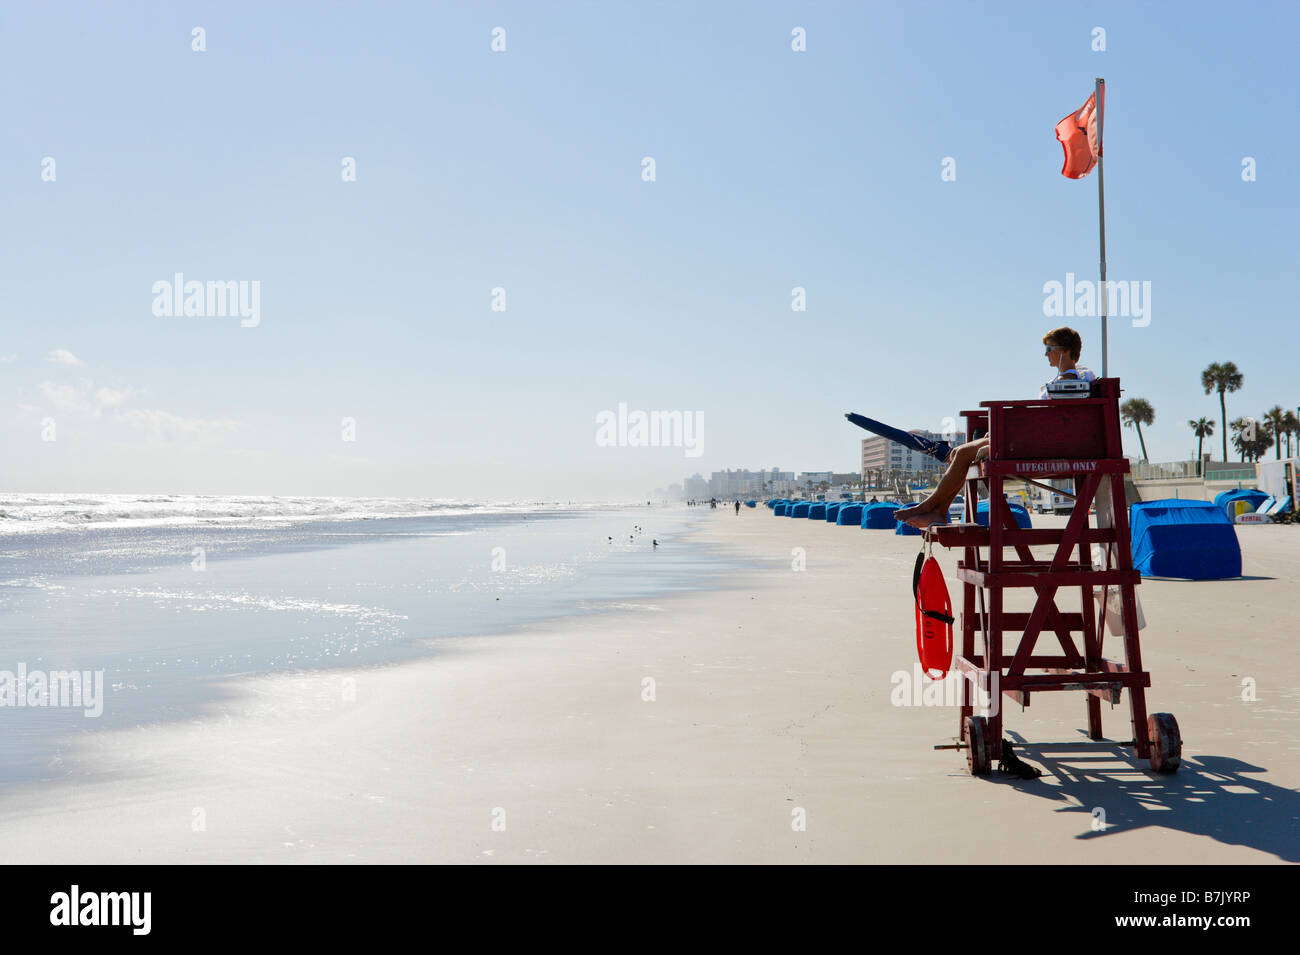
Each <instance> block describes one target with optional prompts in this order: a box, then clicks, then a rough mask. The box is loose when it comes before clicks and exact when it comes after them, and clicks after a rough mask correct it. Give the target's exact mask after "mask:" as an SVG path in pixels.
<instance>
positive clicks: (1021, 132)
mask: <svg viewBox="0 0 1300 955" xmlns="http://www.w3.org/2000/svg"><path fill="white" fill-rule="evenodd" d="M318 7H319V8H318ZM1298 10H1300V6H1297V4H1295V3H1291V2H1286V3H1282V2H1266V3H1252V4H1246V5H1204V4H1187V3H1178V4H1174V3H1169V4H1157V3H1144V4H1133V3H1128V2H1124V3H1087V4H1084V3H1080V4H1055V3H1006V4H969V3H956V2H952V3H941V4H940V3H906V4H900V3H889V4H871V5H866V4H836V3H770V4H769V3H726V4H721V3H712V4H711V3H681V4H673V3H656V4H651V5H645V4H598V3H584V4H578V3H565V2H557V3H547V4H534V3H518V4H491V3H475V4H468V3H463V4H448V3H432V4H431V3H409V4H374V3H364V4H363V3H355V4H341V3H339V4H333V5H330V6H329V7H328V8H324V7H323V5H316V4H307V3H298V4H281V5H278V6H275V7H272V6H270V5H267V4H254V3H220V4H215V3H214V4H180V3H155V4H128V5H108V4H89V3H84V4H45V3H42V4H36V3H6V4H5V5H4V7H3V8H2V9H0V82H3V85H4V89H5V90H6V91H7V96H6V102H5V109H4V114H3V120H2V124H3V125H2V127H0V128H3V133H4V136H3V148H2V149H0V202H2V203H3V215H4V220H5V227H4V229H3V230H0V263H2V264H0V277H2V278H3V284H4V295H3V296H2V297H0V321H2V322H3V325H2V326H0V328H2V331H3V339H2V340H0V440H3V441H4V444H5V448H6V453H5V454H4V455H3V458H2V459H0V490H8V491H126V492H131V491H149V492H155V491H157V492H164V491H178V492H199V493H223V492H228V493H282V494H293V493H304V494H310V493H317V494H363V495H384V494H395V495H433V496H461V497H486V498H518V497H527V498H533V497H545V498H550V499H553V498H562V499H569V498H590V497H612V498H628V497H636V496H639V495H644V494H645V493H646V492H647V491H648V490H649V489H650V488H651V487H655V486H660V485H666V484H668V483H669V482H672V481H678V480H680V479H681V478H682V477H683V476H684V475H686V474H689V473H693V472H694V471H697V470H699V471H703V472H704V473H706V474H707V473H708V472H709V471H710V470H714V469H721V468H724V467H748V468H757V467H772V466H780V467H781V468H783V469H786V470H813V469H823V468H833V469H835V470H851V469H855V468H856V466H857V462H858V439H859V438H860V437H861V433H860V432H858V431H857V430H856V429H854V428H853V427H852V426H850V425H848V424H847V423H845V422H844V421H843V419H842V418H841V414H842V413H843V412H845V411H849V410H855V411H860V412H863V413H868V414H872V415H874V416H875V417H878V418H882V419H884V420H888V421H891V422H894V423H896V424H899V425H902V426H905V427H926V428H936V427H938V426H939V424H940V422H941V421H942V419H943V418H944V417H945V416H950V415H953V414H955V413H956V412H957V411H958V410H960V409H961V408H965V407H971V406H973V405H974V404H975V403H976V402H978V401H980V400H982V399H986V398H995V397H1020V396H1032V395H1036V394H1037V390H1038V387H1039V385H1040V384H1041V382H1042V381H1044V380H1045V379H1046V377H1047V368H1046V365H1045V363H1044V360H1043V358H1042V348H1041V345H1040V344H1039V341H1040V338H1041V336H1042V334H1043V332H1044V331H1045V330H1046V329H1047V328H1048V327H1050V326H1051V325H1052V324H1055V323H1054V322H1052V321H1051V320H1050V319H1047V318H1044V316H1043V293H1042V287H1043V284H1044V283H1045V282H1048V281H1051V280H1054V279H1055V280H1063V279H1064V277H1065V274H1066V273H1067V272H1074V273H1075V274H1076V275H1077V276H1078V277H1079V278H1081V279H1082V278H1090V279H1095V277H1096V268H1097V209H1096V202H1097V192H1096V182H1095V178H1094V177H1089V178H1087V179H1084V180H1082V181H1078V182H1075V181H1070V180H1067V179H1064V178H1063V177H1062V176H1061V175H1060V172H1059V170H1060V166H1061V149H1060V147H1059V145H1058V144H1057V142H1056V140H1055V138H1054V136H1053V127H1054V125H1055V123H1056V122H1057V120H1059V119H1060V118H1061V117H1062V116H1064V115H1066V114H1067V113H1068V112H1070V111H1071V110H1073V109H1075V108H1076V107H1078V106H1080V105H1081V104H1082V103H1083V101H1084V100H1085V99H1086V98H1087V96H1088V94H1089V92H1090V91H1091V89H1092V83H1093V77H1094V76H1098V75H1101V76H1105V77H1106V79H1107V86H1108V103H1107V105H1108V110H1107V117H1106V170H1105V171H1106V198H1107V227H1108V235H1107V240H1108V253H1109V255H1108V257H1109V263H1110V277H1111V278H1112V279H1124V280H1132V281H1138V282H1141V281H1150V282H1151V283H1152V303H1151V305H1152V308H1151V322H1150V325H1149V326H1148V327H1145V328H1134V327H1132V326H1131V324H1130V323H1129V322H1128V321H1127V320H1122V319H1121V320H1112V322H1111V336H1110V337H1111V349H1110V365H1111V373H1112V374H1118V375H1119V376H1120V377H1121V378H1122V379H1123V381H1124V386H1125V389H1126V392H1127V394H1128V395H1130V396H1131V395H1140V396H1143V397H1145V398H1147V399H1148V400H1149V401H1151V403H1152V404H1153V405H1154V406H1155V409H1156V422H1155V425H1154V426H1153V427H1152V428H1150V429H1149V432H1148V436H1147V445H1148V449H1149V451H1150V453H1151V457H1152V459H1153V460H1170V459H1176V458H1183V457H1186V456H1189V455H1190V454H1191V453H1193V451H1194V448H1195V439H1194V438H1193V437H1192V436H1191V432H1190V430H1189V429H1188V427H1187V424H1186V422H1187V419H1188V418H1193V417H1199V416H1201V415H1206V416H1216V415H1217V413H1218V408H1217V402H1216V401H1215V400H1214V399H1213V398H1212V397H1207V396H1205V395H1204V394H1203V393H1202V392H1201V390H1200V388H1199V385H1198V381H1199V374H1200V371H1201V369H1202V368H1203V367H1205V365H1206V364H1208V363H1209V362H1212V361H1222V360H1232V361H1235V362H1236V363H1237V365H1238V366H1239V367H1240V368H1241V370H1242V371H1243V372H1244V373H1245V378H1246V384H1245V388H1244V389H1243V390H1242V391H1241V392H1239V393H1238V394H1236V395H1232V396H1230V397H1229V406H1228V410H1229V415H1230V416H1234V415H1239V414H1259V413H1260V412H1262V411H1263V410H1265V409H1266V408H1267V407H1269V406H1271V405H1273V404H1282V405H1283V406H1289V407H1295V406H1297V405H1300V386H1297V384H1296V381H1297V373H1296V367H1297V359H1296V354H1297V352H1296V339H1295V331H1294V329H1295V320H1296V317H1297V291H1298V289H1297V267H1296V262H1297V252H1300V240H1297V235H1296V229H1297V219H1298V217H1297V212H1300V189H1298V188H1297V185H1296V182H1297V179H1296V175H1297V166H1296V164H1297V156H1300V148H1298V147H1300V142H1298V139H1300V135H1298V134H1297V122H1296V117H1297V115H1298V114H1300V95H1298V91H1297V87H1298V85H1300V83H1298V79H1297V77H1298V76H1300V70H1297V67H1296V58H1295V52H1294V37H1295V35H1296V31H1297V27H1300V14H1298V13H1297V11H1298ZM498 26H500V27H504V28H505V30H506V42H507V50H506V52H504V53H494V52H492V51H491V49H490V43H491V31H492V29H493V28H494V27H498ZM1097 26H1101V27H1104V28H1105V30H1106V42H1107V50H1106V52H1104V53H1099V52H1093V51H1092V49H1091V43H1092V37H1091V31H1092V28H1093V27H1097ZM194 27H203V28H204V29H205V31H206V43H207V51H206V52H202V53H196V52H194V51H192V50H191V30H192V28H194ZM794 27H803V28H805V30H806V31H807V47H808V48H807V52H803V53H796V52H793V51H792V50H791V48H790V41H791V30H792V29H793V28H794ZM47 156H48V157H53V158H54V160H55V162H56V174H57V179H56V181H54V182H43V181H42V179H41V163H42V159H43V158H44V157H47ZM345 156H351V157H355V159H356V162H357V181H356V182H350V183H345V182H343V181H341V177H340V168H341V161H342V159H343V157H345ZM644 156H652V157H654V159H655V161H656V164H657V181H655V182H652V183H648V182H644V181H642V178H641V160H642V157H644ZM949 156H951V157H953V158H955V159H956V163H957V167H956V168H957V179H956V181H955V182H943V181H941V179H940V171H941V170H940V163H941V160H942V159H943V158H944V157H949ZM1246 156H1250V157H1254V158H1255V160H1256V161H1257V169H1258V173H1257V174H1258V179H1257V181H1255V182H1250V183H1246V182H1243V181H1242V178H1241V162H1242V159H1243V157H1246ZM175 272H183V273H185V275H186V277H187V278H189V279H199V280H217V279H220V280H225V279H235V280H257V281H260V282H261V323H260V325H258V326H257V327H256V328H241V327H240V326H239V323H238V320H237V319H229V318H224V319H223V318H193V317H191V318H158V317H156V316H155V315H154V314H153V313H152V310H151V305H152V302H153V294H152V291H151V288H152V285H153V283H154V282H156V281H158V280H163V279H168V280H169V279H170V278H171V277H172V275H173V273H175ZM497 286H501V287H504V288H505V289H506V294H507V310H506V311H505V312H494V311H492V310H491V308H490V295H491V290H492V289H493V288H494V287H497ZM794 286H802V287H804V288H806V289H807V296H808V310H807V311H806V312H802V313H799V312H793V311H792V310H791V307H790V290H791V288H792V287H794ZM1074 324H1075V325H1076V327H1078V328H1079V330H1080V331H1081V332H1082V333H1083V335H1084V341H1085V345H1084V356H1083V363H1084V364H1086V365H1088V366H1089V367H1092V368H1094V369H1095V370H1097V371H1100V364H1101V362H1100V354H1099V350H1098V345H1099V339H1098V334H1097V324H1098V323H1097V322H1096V320H1094V319H1081V320H1078V321H1076V322H1074ZM60 350H61V351H62V352H67V353H70V355H71V356H75V360H76V361H78V362H80V364H72V363H70V362H71V361H72V359H71V358H70V357H69V356H68V355H61V356H60V355H58V354H57V353H58V352H60ZM52 353H54V354H56V357H55V358H53V359H52V358H51V355H52ZM59 357H61V358H62V361H60V360H58V358H59ZM619 402H625V403H626V404H627V405H628V406H629V407H630V408H632V409H646V410H651V409H675V410H682V411H689V412H701V413H702V414H703V418H704V441H703V449H704V454H703V455H702V456H700V457H698V458H686V457H685V456H684V454H683V451H682V449H680V448H602V447H597V446H596V442H595V439H594V436H595V431H596V425H595V419H596V415H597V414H598V413H599V412H601V411H602V410H605V409H615V408H617V406H618V403H619ZM345 416H348V417H352V418H355V419H356V422H357V440H356V441H355V442H343V441H341V440H340V419H341V418H343V417H345ZM47 417H53V418H54V419H55V421H56V424H57V440H56V441H54V442H47V441H42V440H41V421H42V420H43V419H44V418H47ZM1129 437H1130V439H1131V445H1132V447H1131V449H1130V450H1132V451H1134V452H1135V451H1136V450H1137V442H1136V437H1134V436H1132V435H1130V436H1129ZM1216 441H1217V435H1216Z"/></svg>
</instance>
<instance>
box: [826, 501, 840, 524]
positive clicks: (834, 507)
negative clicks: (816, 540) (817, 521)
mask: <svg viewBox="0 0 1300 955" xmlns="http://www.w3.org/2000/svg"><path fill="white" fill-rule="evenodd" d="M843 506H844V502H843V501H836V502H835V503H834V504H827V505H826V523H828V524H834V523H835V518H836V517H837V516H838V515H839V513H840V508H841V507H843Z"/></svg>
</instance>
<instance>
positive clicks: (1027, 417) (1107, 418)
mask: <svg viewBox="0 0 1300 955" xmlns="http://www.w3.org/2000/svg"><path fill="white" fill-rule="evenodd" d="M1119 393H1120V392H1119V379H1118V378H1099V379H1097V380H1096V381H1095V382H1093V390H1092V397H1090V398H1043V399H1040V400H1037V401H1008V402H998V401H984V402H981V405H983V406H984V407H986V408H988V409H989V445H990V446H989V457H990V458H991V459H993V460H996V461H1035V460H1044V459H1051V458H1071V459H1075V460H1079V459H1083V460H1087V459H1092V460H1101V459H1106V458H1122V457H1124V450H1123V443H1122V441H1121V438H1120V431H1119V427H1120V422H1119Z"/></svg>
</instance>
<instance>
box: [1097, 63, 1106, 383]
mask: <svg viewBox="0 0 1300 955" xmlns="http://www.w3.org/2000/svg"><path fill="white" fill-rule="evenodd" d="M1105 89H1106V81H1105V80H1104V79H1102V78H1101V77H1100V76H1099V77H1097V81H1096V86H1095V87H1094V90H1093V97H1094V98H1093V104H1094V107H1095V109H1096V110H1097V150H1098V153H1097V222H1098V226H1099V231H1100V233H1101V288H1100V289H1099V291H1098V293H1097V295H1098V297H1099V298H1100V299H1101V377H1103V378H1107V377H1109V375H1108V371H1109V366H1108V362H1107V360H1106V359H1107V349H1106V318H1107V316H1106V305H1107V299H1108V298H1109V297H1110V296H1109V294H1108V292H1109V289H1108V288H1107V286H1106V179H1105V176H1104V175H1103V174H1102V152H1103V151H1104V146H1103V145H1102V142H1103V140H1102V127H1103V123H1104V121H1105V117H1106V109H1105V106H1104V105H1103V104H1104V103H1105V97H1104V93H1105Z"/></svg>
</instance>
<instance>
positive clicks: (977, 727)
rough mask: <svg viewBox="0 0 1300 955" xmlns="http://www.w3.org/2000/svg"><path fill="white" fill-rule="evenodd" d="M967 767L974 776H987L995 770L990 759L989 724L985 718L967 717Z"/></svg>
mask: <svg viewBox="0 0 1300 955" xmlns="http://www.w3.org/2000/svg"><path fill="white" fill-rule="evenodd" d="M966 765H967V766H968V767H970V774H971V775H972V776H987V775H988V774H989V772H990V771H991V770H992V769H993V762H992V760H991V759H990V758H989V722H988V720H987V719H986V718H985V717H983V716H968V717H966Z"/></svg>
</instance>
